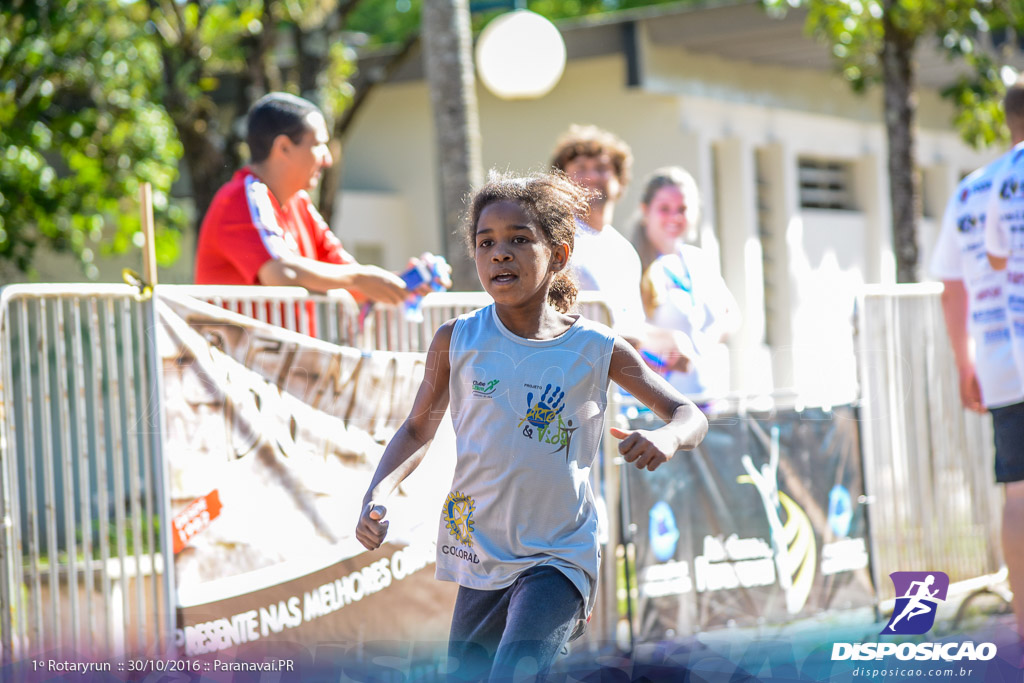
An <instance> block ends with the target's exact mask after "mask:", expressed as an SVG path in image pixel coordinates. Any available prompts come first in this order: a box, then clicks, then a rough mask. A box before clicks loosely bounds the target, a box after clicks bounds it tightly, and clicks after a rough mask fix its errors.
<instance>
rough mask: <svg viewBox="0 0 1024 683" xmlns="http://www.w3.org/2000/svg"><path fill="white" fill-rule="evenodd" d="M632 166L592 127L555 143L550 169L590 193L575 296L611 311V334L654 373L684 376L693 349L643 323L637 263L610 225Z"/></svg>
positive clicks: (609, 136)
mask: <svg viewBox="0 0 1024 683" xmlns="http://www.w3.org/2000/svg"><path fill="white" fill-rule="evenodd" d="M632 164H633V153H632V151H631V150H630V148H629V145H627V144H626V143H625V142H623V141H622V140H621V139H620V138H619V137H618V136H616V135H615V134H613V133H610V132H608V131H606V130H602V129H601V128H598V127H596V126H580V125H573V126H571V127H570V128H569V130H568V131H566V132H565V133H564V134H563V135H562V136H561V137H560V138H559V139H558V141H557V142H556V143H555V151H554V153H553V154H552V158H551V166H552V167H553V168H556V169H558V170H560V171H562V172H564V173H565V174H566V175H567V176H569V178H570V179H571V180H572V181H573V182H576V183H579V184H580V185H582V186H583V187H585V188H587V189H588V190H590V191H591V197H590V211H589V213H588V214H587V216H586V217H585V218H583V219H577V221H576V247H575V249H574V251H573V255H572V263H571V264H570V266H571V269H572V274H573V275H574V277H575V278H576V279H577V281H578V283H579V289H580V291H597V292H600V294H601V296H602V298H603V299H604V300H605V301H606V302H607V303H608V305H609V307H610V308H611V311H612V323H613V327H614V329H615V331H616V332H617V333H618V334H619V335H621V336H622V337H623V338H624V339H626V341H628V342H629V343H630V344H632V345H633V346H634V347H636V348H639V349H642V350H643V351H645V353H643V356H644V360H645V361H647V362H648V363H649V364H651V365H652V367H656V368H658V369H659V370H660V369H665V368H667V369H669V370H678V371H681V372H685V371H686V370H687V369H688V367H689V363H690V358H691V357H692V356H693V355H694V351H693V345H692V344H691V343H690V340H689V338H688V337H687V336H686V335H685V334H683V333H681V332H679V331H678V330H671V329H664V328H659V327H655V326H653V325H650V324H648V323H647V322H646V320H645V317H644V308H643V302H642V301H641V299H640V276H641V274H642V270H641V268H640V257H639V256H638V255H637V253H636V249H634V248H633V245H632V244H630V243H629V240H627V239H626V238H625V237H623V236H622V234H620V233H619V231H618V230H616V229H615V228H614V227H612V225H611V220H612V215H613V214H614V213H615V205H616V203H617V202H618V200H619V198H620V197H621V196H622V191H623V189H624V188H625V187H626V185H627V184H629V179H630V170H631V166H632Z"/></svg>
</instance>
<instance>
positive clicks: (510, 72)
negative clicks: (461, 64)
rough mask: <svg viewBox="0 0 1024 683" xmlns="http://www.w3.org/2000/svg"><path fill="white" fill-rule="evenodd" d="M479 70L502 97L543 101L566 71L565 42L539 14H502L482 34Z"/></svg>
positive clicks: (525, 12) (479, 43) (552, 25)
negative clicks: (537, 98) (539, 98)
mask: <svg viewBox="0 0 1024 683" xmlns="http://www.w3.org/2000/svg"><path fill="white" fill-rule="evenodd" d="M476 69H477V73H478V74H479V75H480V80H481V81H483V83H484V85H485V86H486V87H487V89H488V90H490V91H491V92H492V93H494V94H495V95H497V96H498V97H501V98H503V99H506V100H520V99H532V98H536V97H542V96H543V95H546V94H547V93H548V92H550V91H551V89H552V88H554V87H555V84H557V83H558V79H560V78H561V77H562V72H563V71H564V70H565V42H564V41H563V40H562V34H561V33H559V32H558V29H557V28H555V25H554V24H552V23H551V22H550V21H548V20H547V19H545V18H544V17H542V16H540V15H539V14H536V13H534V12H531V11H529V10H516V11H515V12H509V13H508V14H502V15H501V16H499V17H497V18H496V19H494V20H493V21H491V23H489V24H487V26H486V27H484V30H483V31H482V32H481V33H480V38H479V40H477V43H476Z"/></svg>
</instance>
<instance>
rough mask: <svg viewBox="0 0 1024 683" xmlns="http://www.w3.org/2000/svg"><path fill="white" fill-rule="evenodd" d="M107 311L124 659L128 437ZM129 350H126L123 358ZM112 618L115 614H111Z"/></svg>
mask: <svg viewBox="0 0 1024 683" xmlns="http://www.w3.org/2000/svg"><path fill="white" fill-rule="evenodd" d="M106 311H107V326H106V328H105V332H106V334H107V344H106V350H107V384H106V386H107V392H108V394H107V398H108V401H109V402H110V404H109V405H110V431H111V435H112V437H113V439H112V445H113V448H111V451H110V454H111V456H112V458H111V460H112V464H113V470H114V472H113V474H114V481H113V486H114V490H113V497H114V500H113V508H114V534H115V536H116V537H117V560H118V562H117V567H118V582H117V583H116V584H115V585H114V586H113V589H114V590H113V591H112V592H114V591H116V595H117V602H120V603H121V604H120V608H121V613H120V615H119V616H120V619H121V621H120V622H119V623H118V624H117V625H118V628H116V629H115V634H116V635H117V637H116V638H115V639H114V650H113V654H114V655H115V656H118V657H120V656H121V655H123V654H124V652H125V645H126V643H125V640H124V629H125V628H126V627H127V625H128V620H129V609H128V601H127V600H126V599H125V592H124V581H125V577H126V576H127V568H126V566H125V556H126V555H127V554H128V544H127V539H126V538H125V519H124V500H125V482H124V452H125V441H126V439H125V438H124V433H123V432H122V431H121V410H120V407H121V381H120V372H119V371H118V363H117V342H118V338H117V337H118V335H117V329H118V327H119V326H118V324H117V316H116V314H115V311H114V301H113V299H107V300H106ZM125 352H126V350H122V354H123V353H125ZM116 608H117V605H111V610H114V609H116ZM111 616H112V617H113V616H114V614H113V612H111Z"/></svg>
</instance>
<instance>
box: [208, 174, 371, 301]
mask: <svg viewBox="0 0 1024 683" xmlns="http://www.w3.org/2000/svg"><path fill="white" fill-rule="evenodd" d="M290 254H298V255H299V256H305V257H307V258H311V259H315V260H317V261H323V262H325V263H339V264H347V263H355V259H354V258H353V257H352V255H351V254H349V253H348V252H347V251H345V249H344V247H342V246H341V241H340V240H339V239H338V238H337V237H335V235H334V233H332V232H331V229H330V228H329V227H328V226H327V223H326V221H324V219H323V218H322V217H321V216H320V214H319V212H317V210H316V208H315V207H314V206H313V202H312V201H310V199H309V195H308V194H306V192H305V191H303V192H298V193H296V194H295V196H293V197H292V198H291V199H290V200H288V202H286V203H285V204H284V206H282V205H281V204H279V203H278V201H277V198H275V197H274V195H273V194H272V193H271V192H270V189H269V188H268V187H267V186H266V184H265V183H264V182H263V181H262V180H260V179H259V178H258V177H257V176H256V175H255V174H254V173H253V172H252V170H251V169H249V168H243V169H241V170H239V171H238V172H236V173H235V175H234V177H233V178H232V179H231V181H230V182H228V183H227V184H226V185H224V187H222V188H220V190H218V191H217V194H216V195H215V196H214V198H213V202H211V203H210V208H209V210H207V212H206V216H205V217H204V218H203V224H202V227H200V229H199V244H198V246H197V248H196V270H195V282H196V284H197V285H258V284H259V281H258V280H257V277H256V274H257V273H258V272H259V269H260V267H261V266H262V265H263V264H264V263H266V262H267V261H269V260H270V259H272V258H281V257H282V256H285V255H290Z"/></svg>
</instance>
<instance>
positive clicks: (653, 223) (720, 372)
mask: <svg viewBox="0 0 1024 683" xmlns="http://www.w3.org/2000/svg"><path fill="white" fill-rule="evenodd" d="M640 214H641V216H640V221H639V223H638V224H637V227H636V231H635V233H634V235H633V244H634V246H635V247H636V250H637V252H638V253H639V254H640V259H641V263H642V266H643V269H644V276H643V280H642V286H641V289H642V293H643V300H644V309H645V311H646V313H647V318H648V321H649V322H650V323H651V324H652V325H657V326H658V327H665V328H669V329H676V330H680V331H681V332H683V333H685V334H686V335H687V336H688V337H689V338H690V340H691V341H692V342H693V348H694V352H695V355H694V357H692V358H691V363H690V367H689V369H688V370H687V372H676V371H668V372H666V373H665V377H666V379H668V381H669V382H670V383H671V384H672V385H673V386H674V387H675V388H676V389H678V390H679V391H680V392H682V393H684V394H685V395H687V396H691V397H700V398H698V400H700V401H701V402H707V401H708V400H710V399H712V398H714V397H716V396H721V395H723V394H725V393H726V392H727V391H728V389H729V352H728V349H727V348H726V346H725V344H724V342H725V340H726V339H727V338H728V336H729V335H730V334H732V333H733V332H735V331H736V330H737V328H739V325H740V314H739V310H738V308H737V305H736V299H735V298H734V297H733V295H732V293H731V292H730V291H729V288H728V287H726V284H725V281H724V280H723V279H722V276H721V274H720V273H719V269H718V265H717V264H716V263H714V262H713V260H712V259H711V258H709V257H708V256H707V254H705V253H704V252H703V251H702V250H701V249H700V248H698V247H696V246H694V245H692V244H687V242H686V240H687V239H688V238H691V237H692V236H693V233H695V232H696V229H697V225H698V219H699V216H700V193H699V191H698V190H697V183H696V182H695V181H694V179H693V176H691V175H690V174H689V173H687V172H686V171H685V170H683V169H682V168H680V167H678V166H670V167H666V168H661V169H658V170H657V171H655V172H654V173H653V174H651V176H650V177H649V178H648V179H647V182H646V184H645V186H644V192H643V196H642V198H641V204H640Z"/></svg>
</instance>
